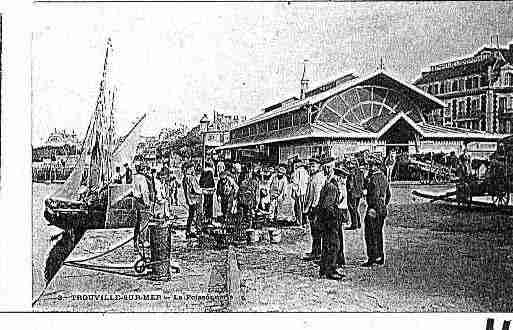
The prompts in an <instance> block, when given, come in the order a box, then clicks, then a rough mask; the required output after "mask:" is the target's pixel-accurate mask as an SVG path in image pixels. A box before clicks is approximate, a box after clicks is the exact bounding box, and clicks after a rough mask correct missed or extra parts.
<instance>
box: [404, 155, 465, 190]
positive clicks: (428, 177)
mask: <svg viewBox="0 0 513 330" xmlns="http://www.w3.org/2000/svg"><path fill="white" fill-rule="evenodd" d="M408 170H409V172H410V173H413V175H414V176H415V177H417V178H418V179H419V181H420V182H421V183H422V184H441V183H448V182H452V181H454V180H455V179H456V176H455V174H454V170H453V169H451V168H449V167H447V166H443V165H440V164H436V163H433V162H431V163H426V162H422V161H419V160H415V159H410V160H409V163H408Z"/></svg>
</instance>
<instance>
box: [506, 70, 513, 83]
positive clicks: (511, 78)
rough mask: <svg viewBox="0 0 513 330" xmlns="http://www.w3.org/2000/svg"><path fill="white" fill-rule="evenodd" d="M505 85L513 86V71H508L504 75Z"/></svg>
mask: <svg viewBox="0 0 513 330" xmlns="http://www.w3.org/2000/svg"><path fill="white" fill-rule="evenodd" d="M504 85H506V86H513V73H511V72H508V73H506V74H505V75H504Z"/></svg>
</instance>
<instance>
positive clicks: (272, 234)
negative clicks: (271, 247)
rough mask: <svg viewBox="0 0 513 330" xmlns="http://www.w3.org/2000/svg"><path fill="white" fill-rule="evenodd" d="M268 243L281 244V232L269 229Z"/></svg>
mask: <svg viewBox="0 0 513 330" xmlns="http://www.w3.org/2000/svg"><path fill="white" fill-rule="evenodd" d="M269 242H271V243H275V244H276V243H280V242H281V230H279V229H277V228H269Z"/></svg>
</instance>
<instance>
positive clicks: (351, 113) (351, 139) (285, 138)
mask: <svg viewBox="0 0 513 330" xmlns="http://www.w3.org/2000/svg"><path fill="white" fill-rule="evenodd" d="M301 94H302V95H303V96H304V97H303V98H300V99H296V100H292V101H290V102H280V103H278V105H277V106H272V110H270V111H262V113H260V114H259V115H257V116H255V117H253V118H250V119H249V120H247V121H245V122H243V123H242V124H240V125H238V126H236V127H235V128H233V129H232V130H231V131H230V141H229V143H227V144H225V145H223V146H221V147H218V148H217V150H228V151H230V156H231V158H232V159H236V160H242V161H243V160H245V159H248V158H253V159H255V160H259V161H265V162H269V163H275V164H276V163H281V162H284V161H286V160H288V159H290V158H292V157H299V158H301V159H307V158H309V157H312V156H321V155H329V156H332V157H339V156H341V155H343V154H347V153H354V152H359V151H363V150H369V151H370V152H373V153H375V152H379V153H382V154H383V155H385V154H386V153H388V152H389V151H390V150H392V149H394V150H396V151H402V152H407V153H423V152H440V151H442V152H447V153H448V152H450V151H455V152H461V151H463V150H464V149H468V148H469V147H471V146H477V147H478V148H480V150H481V151H484V152H486V151H489V152H492V151H493V150H494V149H495V145H496V141H497V140H498V139H499V138H501V137H502V136H500V135H497V134H488V133H483V132H480V131H477V130H471V129H463V128H457V127H444V126H439V125H437V121H436V120H435V119H436V118H435V117H434V116H433V114H434V113H440V112H441V111H442V110H443V108H444V106H445V103H444V102H443V101H441V100H440V99H438V98H436V97H434V96H433V95H430V94H428V93H426V92H424V91H422V90H421V89H419V88H417V87H415V86H413V85H411V84H408V83H405V82H403V81H400V80H399V79H396V78H394V77H392V76H391V75H390V74H388V73H386V72H384V71H378V72H376V73H373V74H371V75H368V76H365V77H361V78H360V77H357V76H355V75H346V76H343V77H340V78H338V79H336V80H334V81H330V82H328V83H327V84H323V85H321V86H319V87H317V88H314V89H312V90H310V91H307V92H303V91H302V93H301ZM289 100H290V99H289ZM266 109H268V108H266Z"/></svg>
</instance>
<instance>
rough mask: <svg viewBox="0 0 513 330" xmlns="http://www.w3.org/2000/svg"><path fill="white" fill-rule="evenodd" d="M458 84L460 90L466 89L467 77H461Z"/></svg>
mask: <svg viewBox="0 0 513 330" xmlns="http://www.w3.org/2000/svg"><path fill="white" fill-rule="evenodd" d="M458 86H459V89H458V90H459V91H460V92H461V91H464V90H465V79H463V78H462V79H460V81H459V82H458Z"/></svg>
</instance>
